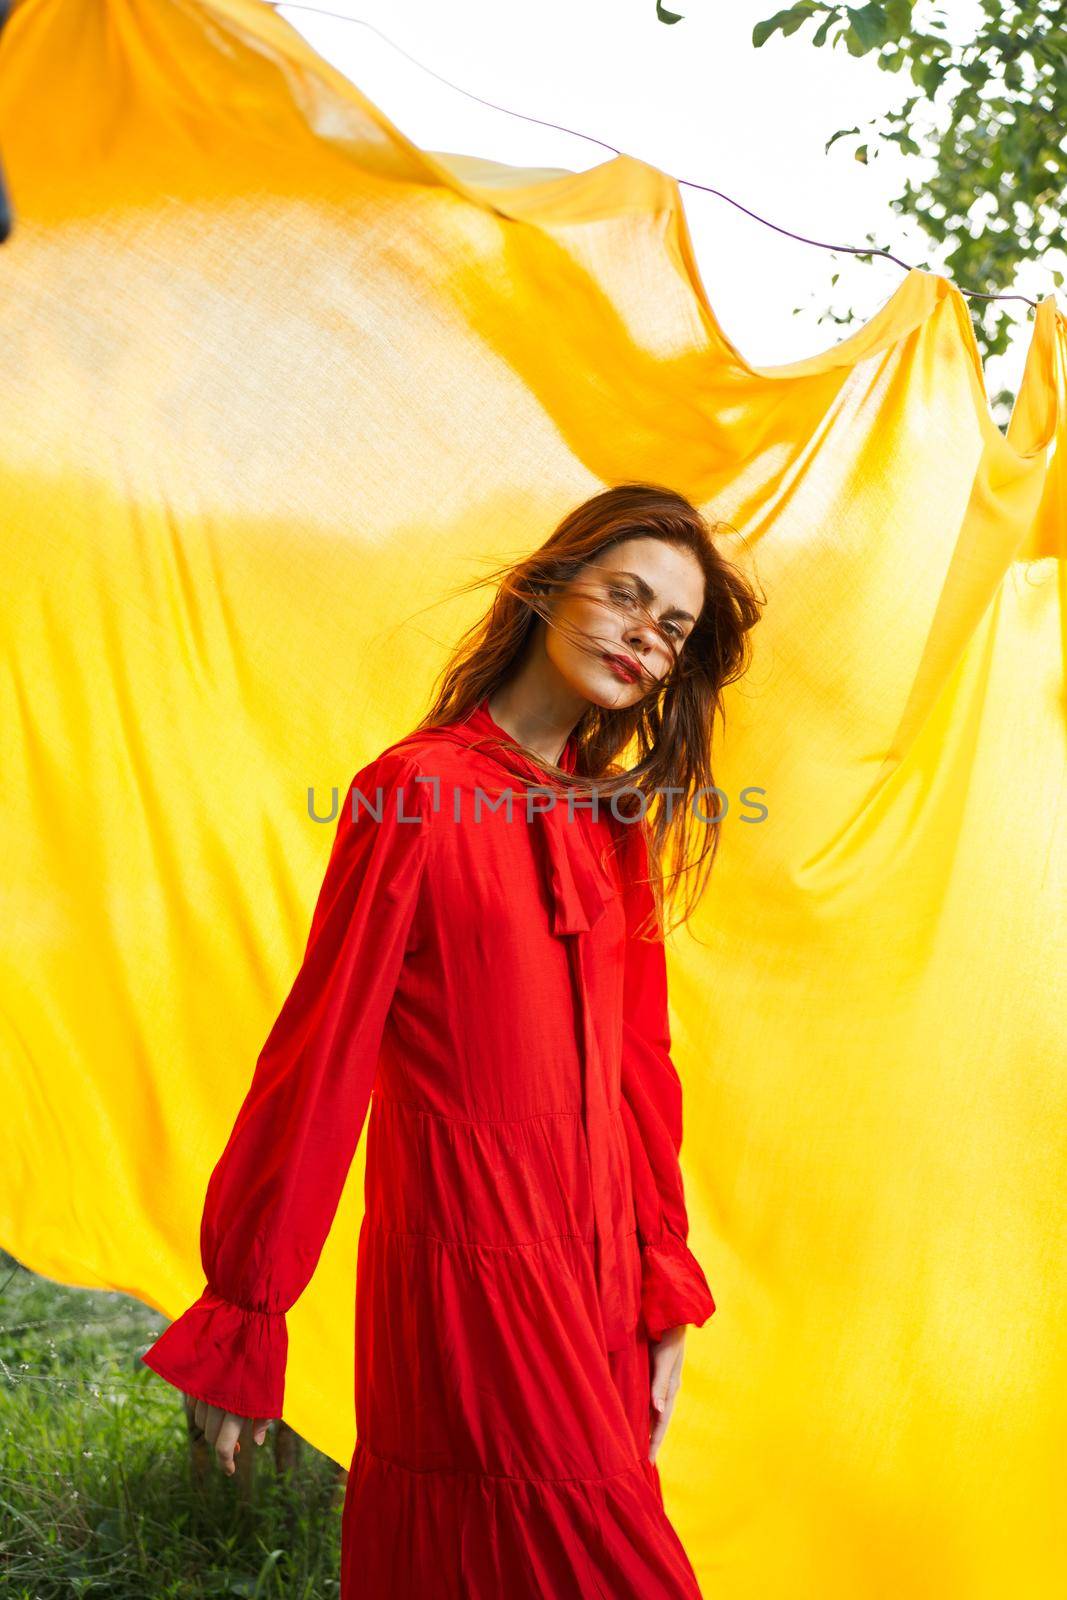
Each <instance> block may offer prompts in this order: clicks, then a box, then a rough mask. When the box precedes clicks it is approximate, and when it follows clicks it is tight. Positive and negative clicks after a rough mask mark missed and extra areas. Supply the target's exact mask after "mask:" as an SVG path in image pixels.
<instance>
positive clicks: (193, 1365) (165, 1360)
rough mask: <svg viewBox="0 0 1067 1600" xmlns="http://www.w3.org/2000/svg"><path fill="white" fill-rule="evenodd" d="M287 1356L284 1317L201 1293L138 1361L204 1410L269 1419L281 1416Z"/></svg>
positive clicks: (281, 1314)
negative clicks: (204, 1405) (213, 1408)
mask: <svg viewBox="0 0 1067 1600" xmlns="http://www.w3.org/2000/svg"><path fill="white" fill-rule="evenodd" d="M288 1353H289V1335H288V1331H287V1329H286V1326H285V1313H284V1312H281V1311H250V1310H247V1309H246V1308H245V1307H244V1306H235V1305H233V1304H232V1302H231V1301H229V1300H224V1299H223V1297H222V1295H220V1294H216V1293H215V1291H214V1290H213V1289H211V1288H205V1289H204V1292H203V1294H202V1295H201V1296H200V1298H199V1300H195V1301H194V1302H193V1304H192V1305H191V1306H190V1307H189V1308H188V1310H187V1311H183V1312H182V1314H181V1316H180V1317H178V1319H177V1320H176V1321H175V1322H172V1323H171V1324H170V1327H169V1328H166V1329H164V1331H163V1332H162V1333H161V1334H160V1336H159V1338H158V1339H157V1340H156V1342H155V1343H154V1344H152V1345H149V1347H148V1349H147V1350H146V1351H145V1352H144V1354H143V1355H142V1357H141V1360H142V1361H143V1362H144V1363H145V1364H146V1365H147V1366H149V1367H151V1368H152V1371H153V1372H158V1373H159V1375H160V1377H161V1378H166V1380H167V1382H168V1383H172V1384H173V1385H174V1387H175V1388H176V1389H181V1390H182V1392H183V1393H184V1394H188V1395H192V1396H193V1397H194V1398H195V1399H197V1400H204V1401H206V1402H207V1404H208V1405H211V1406H221V1407H222V1409H223V1410H224V1411H232V1412H233V1414H234V1415H235V1416H238V1417H269V1418H272V1419H273V1418H277V1417H280V1416H281V1415H282V1402H283V1399H284V1395H285V1363H286V1358H287V1356H288Z"/></svg>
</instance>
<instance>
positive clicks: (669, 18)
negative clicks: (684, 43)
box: [656, 0, 683, 22]
mask: <svg viewBox="0 0 1067 1600" xmlns="http://www.w3.org/2000/svg"><path fill="white" fill-rule="evenodd" d="M656 16H657V17H658V18H659V20H660V22H681V21H682V20H683V18H682V17H680V16H679V15H678V13H677V12H676V11H664V9H663V0H656Z"/></svg>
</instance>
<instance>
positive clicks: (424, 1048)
mask: <svg viewBox="0 0 1067 1600" xmlns="http://www.w3.org/2000/svg"><path fill="white" fill-rule="evenodd" d="M486 736H488V737H489V738H490V739H496V740H501V739H502V740H505V741H506V742H507V750H506V752H501V751H492V750H490V749H488V748H479V747H478V744H479V741H484V740H485V738H486ZM575 759H576V746H575V742H574V740H573V738H572V739H569V740H568V741H567V746H566V749H565V751H564V754H563V756H562V757H561V761H560V765H561V766H562V767H563V768H564V770H566V771H573V770H574V766H575ZM529 785H537V786H542V787H541V789H540V792H538V793H536V794H534V795H532V796H531V797H530V798H529V799H527V798H526V796H525V790H526V788H527V786H529ZM357 789H358V790H359V795H358V796H357V795H356V794H355V790H357ZM379 790H380V793H379ZM508 790H510V791H511V793H512V796H513V800H512V804H511V813H510V818H509V816H508V809H507V804H506V801H503V799H502V797H503V796H504V795H505V793H506V791H508ZM479 797H480V800H479ZM353 800H355V801H356V802H357V804H356V810H355V818H354V819H353V811H352V805H353ZM379 800H380V802H381V806H380V809H379ZM552 802H555V803H554V804H553V803H552ZM479 803H480V814H479V813H478V812H476V806H479ZM549 807H550V808H549ZM370 808H373V814H372V810H371V809H370ZM569 813H570V808H569V806H568V803H567V799H566V796H565V794H562V793H560V792H559V791H558V788H557V789H556V791H555V792H553V788H552V786H551V785H548V786H545V779H544V776H543V774H542V773H541V772H540V770H539V769H538V768H537V767H536V766H535V765H534V764H533V763H532V762H530V761H529V759H528V758H527V757H525V756H524V755H523V754H522V751H521V747H519V746H518V745H516V743H515V741H514V740H512V739H511V737H510V735H508V734H507V733H505V731H504V730H503V729H502V728H501V727H500V726H499V725H498V724H497V723H496V722H494V721H493V719H492V717H491V716H490V714H489V711H488V707H487V703H486V701H485V700H484V699H483V700H482V702H481V703H480V704H479V705H478V706H477V707H476V708H475V710H474V711H472V712H470V713H469V714H468V715H467V716H466V718H464V719H457V720H456V721H454V722H452V723H450V724H449V725H447V726H446V727H440V728H435V729H431V730H423V731H416V732H414V733H411V734H408V735H407V736H406V737H405V738H402V739H400V740H398V741H397V743H395V744H393V745H390V746H389V747H388V748H387V749H386V750H384V751H383V752H382V754H381V755H379V756H378V757H377V758H376V759H375V760H373V761H371V762H370V763H369V764H368V765H367V766H366V767H364V768H362V769H361V771H360V772H358V773H357V774H356V776H355V778H354V779H353V780H352V785H351V787H350V789H349V791H348V794H347V796H346V800H345V803H344V805H342V807H341V812H340V816H339V820H338V824H337V831H336V834H335V838H334V843H333V848H332V851H331V855H330V859H329V863H328V866H327V869H326V875H325V878H324V881H323V884H322V888H321V890H320V893H319V896H318V901H317V903H316V906H315V911H314V915H313V919H312V924H311V930H310V934H309V938H308V943H307V950H306V952H305V955H304V958H303V961H302V964H301V967H300V970H299V972H298V973H297V976H296V979H295V981H294V983H293V986H292V989H291V991H290V993H289V995H288V997H287V999H286V1001H285V1004H284V1005H283V1007H282V1010H281V1012H280V1014H279V1015H278V1017H277V1020H276V1021H275V1023H274V1026H273V1028H272V1029H271V1032H270V1035H269V1037H268V1039H267V1041H266V1043H265V1045H264V1046H263V1049H262V1051H261V1053H260V1055H259V1058H258V1060H257V1062H256V1067H255V1073H254V1076H253V1079H252V1083H251V1086H250V1088H249V1090H248V1094H247V1096H246V1098H245V1101H244V1103H243V1105H242V1106H241V1109H240V1112H239V1114H238V1117H237V1120H236V1123H235V1125H234V1128H233V1131H232V1133H231V1135H230V1138H229V1141H228V1143H227V1145H226V1148H225V1150H224V1151H223V1154H222V1156H221V1158H220V1160H219V1162H218V1164H217V1166H216V1167H215V1169H214V1171H213V1173H212V1176H211V1179H210V1182H209V1184H208V1189H207V1196H206V1201H205V1207H204V1214H203V1222H202V1226H201V1254H202V1260H203V1266H204V1271H205V1275H206V1278H207V1285H206V1287H205V1289H204V1292H203V1294H202V1295H201V1296H200V1298H199V1299H198V1300H197V1301H196V1302H195V1303H194V1304H193V1305H191V1306H190V1307H189V1308H188V1310H186V1311H185V1312H183V1314H182V1315H181V1316H180V1317H179V1318H178V1319H177V1321H176V1322H174V1323H172V1324H171V1325H170V1327H168V1328H167V1329H166V1330H165V1332H164V1333H163V1334H162V1335H161V1336H160V1338H159V1339H157V1340H156V1342H155V1344H153V1345H152V1347H151V1348H150V1350H149V1351H148V1352H147V1353H146V1355H145V1357H144V1359H145V1361H146V1362H147V1363H148V1365H149V1366H150V1367H152V1368H153V1369H154V1370H155V1371H156V1372H158V1373H160V1374H161V1375H162V1376H163V1377H164V1378H166V1379H168V1380H169V1382H171V1383H173V1384H175V1385H176V1386H177V1387H178V1388H180V1389H182V1390H184V1391H185V1392H186V1393H188V1394H192V1395H195V1396H197V1397H199V1398H201V1399H203V1400H206V1401H207V1402H209V1403H210V1404H213V1405H218V1406H222V1407H224V1408H225V1409H226V1410H228V1411H233V1412H235V1413H237V1414H239V1415H242V1416H252V1417H279V1416H281V1415H282V1412H283V1385H284V1373H285V1360H286V1327H285V1312H286V1310H287V1308H288V1307H290V1306H291V1305H292V1304H293V1302H294V1301H295V1300H296V1299H297V1297H298V1296H299V1295H300V1293H301V1292H302V1290H303V1289H304V1287H305V1286H306V1284H307V1283H308V1281H309V1279H310V1277H311V1275H312V1272H313V1271H314V1269H315V1264H316V1262H317V1260H318V1257H319V1253H320V1251H321V1248H322V1245H323V1243H324V1241H325V1237H326V1234H327V1232H328V1230H329V1226H330V1222H331V1220H332V1217H333V1215H334V1211H335V1209H336V1207H337V1203H338V1201H339V1199H340V1194H341V1190H342V1187H343V1184H344V1181H345V1177H346V1174H347V1171H348V1168H349V1165H350V1163H351V1160H352V1157H353V1154H354V1152H355V1148H356V1144H357V1142H358V1139H359V1135H360V1131H361V1129H362V1127H363V1122H364V1117H365V1116H366V1113H367V1109H368V1104H369V1105H370V1115H369V1119H368V1126H367V1160H366V1184H365V1195H366V1206H365V1215H364V1218H363V1223H362V1226H361V1229H360V1235H359V1245H358V1258H357V1293H356V1374H355V1402H356V1426H357V1435H358V1437H357V1443H356V1447H355V1453H354V1455H353V1458H352V1463H351V1469H350V1472H349V1477H348V1484H347V1491H346V1496H345V1506H344V1515H343V1521H342V1550H341V1569H342V1577H341V1595H342V1600H356V1597H357V1596H358V1597H359V1600H407V1597H412V1600H414V1597H416V1596H417V1597H419V1600H501V1597H503V1596H507V1597H508V1600H527V1597H528V1600H534V1597H537V1600H545V1597H552V1600H586V1597H592V1596H601V1597H611V1600H624V1597H625V1600H634V1597H639V1600H667V1597H671V1600H679V1597H683V1596H684V1597H694V1596H699V1593H700V1591H699V1589H698V1586H697V1582H696V1578H695V1576H694V1574H693V1570H692V1567H691V1565H690V1563H689V1560H688V1558H687V1556H686V1554H685V1551H684V1549H683V1547H682V1544H681V1542H680V1540H679V1538H678V1536H677V1534H676V1532H675V1530H674V1528H673V1527H672V1525H671V1523H670V1522H669V1520H668V1518H667V1515H666V1512H665V1510H664V1508H663V1502H662V1498H661V1493H660V1482H659V1473H658V1469H657V1467H656V1466H655V1465H654V1464H653V1463H650V1462H649V1460H648V1442H649V1353H648V1339H649V1337H650V1336H651V1337H657V1336H658V1335H659V1334H660V1333H662V1331H663V1330H664V1328H667V1327H671V1326H673V1325H675V1324H678V1323H683V1322H685V1323H694V1324H697V1325H699V1324H701V1323H703V1322H705V1321H706V1320H707V1318H708V1317H709V1316H710V1315H711V1313H712V1312H713V1311H714V1309H715V1302H714V1300H713V1299H712V1296H711V1293H710V1291H709V1289H708V1285H707V1282H706V1280H705V1277H704V1274H703V1272H702V1270H701V1268H700V1266H699V1264H698V1262H697V1261H696V1260H695V1258H694V1257H693V1255H692V1254H691V1253H690V1251H689V1249H688V1248H687V1244H686V1237H687V1231H688V1224H687V1217H686V1209H685V1202H684V1196H683V1188H682V1179H681V1173H680V1170H679V1166H678V1150H679V1147H680V1144H681V1136H682V1117H681V1090H680V1085H679V1081H678V1076H677V1073H676V1072H675V1069H674V1067H673V1065H672V1062H671V1057H670V1036H669V1032H668V1022H667V988H666V968H665V962H664V950H663V944H662V941H661V940H660V941H654V942H649V941H648V940H642V939H639V938H637V937H635V936H634V930H635V928H636V926H637V924H638V922H639V921H640V919H641V918H642V917H643V916H644V914H645V911H646V910H647V909H648V908H649V907H650V906H651V904H652V901H651V894H650V891H649V889H648V887H647V885H642V884H639V883H638V882H637V881H636V875H637V873H638V872H639V871H640V870H643V869H644V868H645V866H646V863H647V857H646V855H645V845H644V839H643V835H642V832H641V829H640V826H639V825H637V824H623V823H620V822H617V821H616V820H615V819H614V818H613V817H612V814H611V811H610V807H608V806H607V805H602V806H601V808H600V817H599V820H595V819H594V818H593V817H592V816H591V815H590V809H589V803H588V801H586V804H585V806H584V807H583V806H581V805H579V804H576V805H575V806H574V808H573V820H572V817H571V815H570V814H569ZM376 817H377V818H380V819H381V820H380V821H379V820H376ZM617 837H618V838H620V839H621V843H620V850H619V854H618V856H617V857H613V855H612V853H611V852H610V851H609V850H607V849H606V846H608V845H610V844H611V842H612V840H614V839H616V838H617Z"/></svg>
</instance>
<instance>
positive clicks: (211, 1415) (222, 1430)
mask: <svg viewBox="0 0 1067 1600" xmlns="http://www.w3.org/2000/svg"><path fill="white" fill-rule="evenodd" d="M189 1399H190V1400H192V1399H193V1396H192V1395H190V1396H189ZM270 1420H271V1419H270V1418H269V1417H239V1416H238V1415H237V1413H236V1412H234V1411H224V1410H223V1409H222V1407H221V1406H209V1405H208V1403H207V1401H206V1400H197V1401H196V1402H195V1409H194V1411H193V1425H194V1427H196V1428H198V1429H199V1430H200V1432H201V1434H202V1435H203V1437H204V1438H205V1439H206V1440H207V1442H208V1444H209V1445H211V1447H212V1449H213V1450H214V1452H215V1459H216V1460H217V1461H218V1464H219V1466H220V1467H221V1468H222V1470H223V1472H225V1474H226V1476H227V1477H232V1476H233V1474H234V1473H235V1472H236V1470H237V1467H236V1463H235V1462H234V1459H233V1458H234V1455H235V1454H237V1453H239V1452H240V1449H241V1441H240V1435H241V1433H243V1431H244V1429H245V1428H246V1427H247V1426H248V1425H249V1423H251V1425H252V1437H253V1439H254V1440H255V1441H256V1443H257V1444H262V1443H263V1441H264V1439H265V1438H266V1437H267V1428H268V1426H269V1424H270Z"/></svg>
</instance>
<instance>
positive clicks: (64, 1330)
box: [0, 1251, 343, 1600]
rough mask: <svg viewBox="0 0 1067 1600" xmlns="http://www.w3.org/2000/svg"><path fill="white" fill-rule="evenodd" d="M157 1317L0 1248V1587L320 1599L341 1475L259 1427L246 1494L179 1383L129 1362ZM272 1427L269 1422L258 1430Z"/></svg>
mask: <svg viewBox="0 0 1067 1600" xmlns="http://www.w3.org/2000/svg"><path fill="white" fill-rule="evenodd" d="M165 1325H166V1324H165V1322H164V1321H163V1319H162V1318H161V1317H160V1316H159V1315H158V1314H157V1313H156V1312H154V1311H152V1310H150V1308H149V1307H147V1306H144V1305H142V1304H141V1303H140V1302H139V1301H137V1300H132V1299H130V1298H129V1296H127V1295H122V1294H109V1293H104V1292H101V1291H98V1290H91V1289H71V1288H67V1287H66V1286H65V1285H63V1284H58V1283H54V1282H52V1280H51V1279H48V1278H41V1277H38V1276H36V1275H35V1274H34V1273H31V1272H27V1271H26V1270H25V1269H24V1268H23V1267H21V1266H20V1265H19V1264H18V1263H17V1262H15V1261H14V1260H13V1259H12V1258H11V1257H10V1256H7V1255H5V1254H4V1252H3V1251H0V1396H2V1407H3V1416H2V1425H0V1594H2V1595H3V1597H4V1600H71V1597H73V1596H77V1595H92V1596H94V1597H97V1600H104V1597H109V1600H127V1597H128V1600H157V1597H160V1600H162V1597H168V1596H174V1597H178V1596H180V1597H181V1600H201V1597H203V1600H207V1597H209V1596H210V1597H217V1596H221V1595H242V1596H246V1597H255V1600H268V1597H274V1596H279V1597H280V1596H285V1600H332V1597H335V1596H336V1595H337V1593H338V1568H339V1553H340V1515H341V1496H342V1494H343V1486H342V1485H340V1484H339V1483H338V1475H337V1467H336V1463H335V1462H333V1461H332V1460H331V1459H330V1458H329V1457H327V1456H323V1455H321V1454H319V1452H318V1451H316V1450H313V1449H312V1448H311V1446H310V1445H308V1444H307V1443H303V1444H302V1446H301V1449H300V1455H299V1459H298V1461H297V1462H296V1464H295V1465H294V1466H293V1467H292V1469H291V1470H290V1471H279V1470H278V1469H277V1468H276V1466H275V1461H274V1452H273V1448H272V1444H273V1437H272V1434H268V1437H267V1441H266V1443H265V1444H264V1445H263V1446H262V1447H261V1448H259V1449H256V1447H255V1446H254V1445H251V1444H245V1443H244V1441H242V1450H252V1451H254V1454H255V1462H254V1469H255V1470H254V1473H253V1475H252V1486H251V1489H250V1490H249V1492H248V1494H247V1498H244V1499H243V1498H242V1489H241V1487H240V1486H239V1485H238V1482H237V1477H236V1475H235V1476H234V1477H233V1478H228V1477H226V1476H225V1474H224V1473H223V1472H221V1471H220V1470H219V1468H218V1466H217V1465H216V1463H215V1460H214V1456H213V1455H210V1456H208V1455H207V1453H206V1452H205V1454H204V1456H203V1457H202V1462H203V1463H204V1464H206V1471H204V1472H203V1473H202V1474H199V1475H198V1473H197V1471H196V1469H195V1466H194V1460H193V1455H192V1452H191V1449H190V1444H189V1439H188V1434H187V1429H186V1420H185V1411H184V1407H183V1403H182V1399H181V1396H180V1395H179V1394H178V1392H177V1390H176V1389H174V1388H172V1387H171V1386H170V1384H168V1383H165V1382H164V1380H163V1379H162V1378H160V1377H158V1376H157V1374H155V1373H154V1372H152V1371H150V1369H149V1368H148V1367H146V1366H145V1364H144V1362H143V1361H141V1360H140V1356H141V1353H142V1351H144V1350H145V1349H147V1347H148V1346H149V1345H150V1344H151V1343H152V1341H153V1340H154V1339H155V1338H156V1337H157V1336H158V1334H159V1333H161V1332H162V1330H163V1328H164V1326H165ZM272 1433H273V1430H272Z"/></svg>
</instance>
